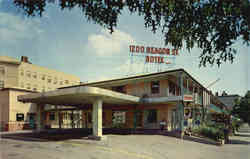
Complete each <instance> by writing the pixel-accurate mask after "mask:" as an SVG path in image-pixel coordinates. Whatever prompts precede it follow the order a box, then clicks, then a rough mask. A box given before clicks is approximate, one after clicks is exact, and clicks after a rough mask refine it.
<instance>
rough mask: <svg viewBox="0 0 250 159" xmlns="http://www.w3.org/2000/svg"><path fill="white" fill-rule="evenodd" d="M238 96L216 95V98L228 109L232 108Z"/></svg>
mask: <svg viewBox="0 0 250 159" xmlns="http://www.w3.org/2000/svg"><path fill="white" fill-rule="evenodd" d="M238 98H240V96H239V95H227V96H218V99H219V100H220V101H221V102H222V103H223V104H225V105H226V106H227V107H228V108H229V109H232V108H233V106H234V105H235V100H236V99H238Z"/></svg>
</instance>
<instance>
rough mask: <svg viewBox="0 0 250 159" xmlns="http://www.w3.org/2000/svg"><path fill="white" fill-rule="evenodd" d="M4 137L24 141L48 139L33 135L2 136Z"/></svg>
mask: <svg viewBox="0 0 250 159" xmlns="http://www.w3.org/2000/svg"><path fill="white" fill-rule="evenodd" d="M1 138H2V139H15V140H24V141H40V142H41V141H42V142H45V141H48V140H46V139H39V138H32V137H23V136H2V137H1Z"/></svg>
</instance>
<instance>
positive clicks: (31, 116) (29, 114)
mask: <svg viewBox="0 0 250 159" xmlns="http://www.w3.org/2000/svg"><path fill="white" fill-rule="evenodd" d="M35 116H36V114H35V113H27V117H28V120H29V121H35Z"/></svg>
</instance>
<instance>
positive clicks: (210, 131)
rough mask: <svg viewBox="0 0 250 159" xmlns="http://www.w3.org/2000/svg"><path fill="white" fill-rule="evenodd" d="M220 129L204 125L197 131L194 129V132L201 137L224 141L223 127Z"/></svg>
mask: <svg viewBox="0 0 250 159" xmlns="http://www.w3.org/2000/svg"><path fill="white" fill-rule="evenodd" d="M218 127H220V126H218ZM218 127H217V126H213V127H212V126H207V125H203V126H201V127H199V128H197V129H193V130H192V132H194V133H198V134H200V135H201V136H204V137H208V138H210V139H213V140H216V141H218V140H219V139H224V132H223V129H222V128H221V127H220V128H218Z"/></svg>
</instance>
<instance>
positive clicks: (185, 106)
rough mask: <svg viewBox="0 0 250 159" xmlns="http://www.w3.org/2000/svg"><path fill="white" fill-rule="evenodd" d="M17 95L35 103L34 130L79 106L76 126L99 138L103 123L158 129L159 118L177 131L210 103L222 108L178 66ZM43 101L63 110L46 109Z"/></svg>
mask: <svg viewBox="0 0 250 159" xmlns="http://www.w3.org/2000/svg"><path fill="white" fill-rule="evenodd" d="M18 100H19V101H22V102H30V103H36V104H37V107H38V113H37V114H38V117H39V120H37V129H38V130H41V129H44V128H46V127H48V125H50V120H51V119H52V120H54V118H51V117H50V114H51V113H53V114H56V116H60V118H59V120H58V121H57V122H58V125H60V126H59V127H60V128H63V125H64V119H65V117H64V115H65V114H64V113H62V112H61V111H66V112H68V113H70V112H71V111H74V110H81V111H82V113H81V116H80V117H79V118H80V120H81V121H82V122H81V127H83V128H92V129H93V136H94V137H96V138H98V139H101V138H102V137H103V136H102V129H103V128H107V129H108V128H124V129H144V130H145V129H159V128H160V122H161V121H165V122H166V126H165V129H167V130H168V131H177V132H181V134H182V133H183V131H184V129H185V128H188V127H195V126H198V125H200V123H201V122H202V120H204V119H203V117H204V114H206V112H205V110H207V108H208V107H209V106H210V105H211V104H213V105H216V106H217V107H219V108H221V109H225V108H224V105H223V104H222V103H221V102H220V101H219V100H218V99H217V98H216V97H215V96H213V95H212V93H211V92H210V91H209V90H207V89H206V88H205V87H204V86H203V85H202V84H200V83H199V82H198V81H197V80H196V79H194V78H193V77H192V76H191V75H190V74H189V73H188V72H187V71H185V70H184V69H176V70H170V71H165V72H159V73H152V74H145V75H141V76H133V77H127V78H121V79H115V80H108V81H101V82H94V83H85V84H80V85H74V86H67V87H62V88H60V89H57V90H55V91H50V92H42V93H33V94H28V95H22V96H18ZM46 104H51V105H55V106H56V107H57V108H60V107H61V106H64V109H61V110H60V109H50V110H46V108H45V105H46ZM67 106H70V107H68V108H67ZM53 116H54V115H52V117H53Z"/></svg>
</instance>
